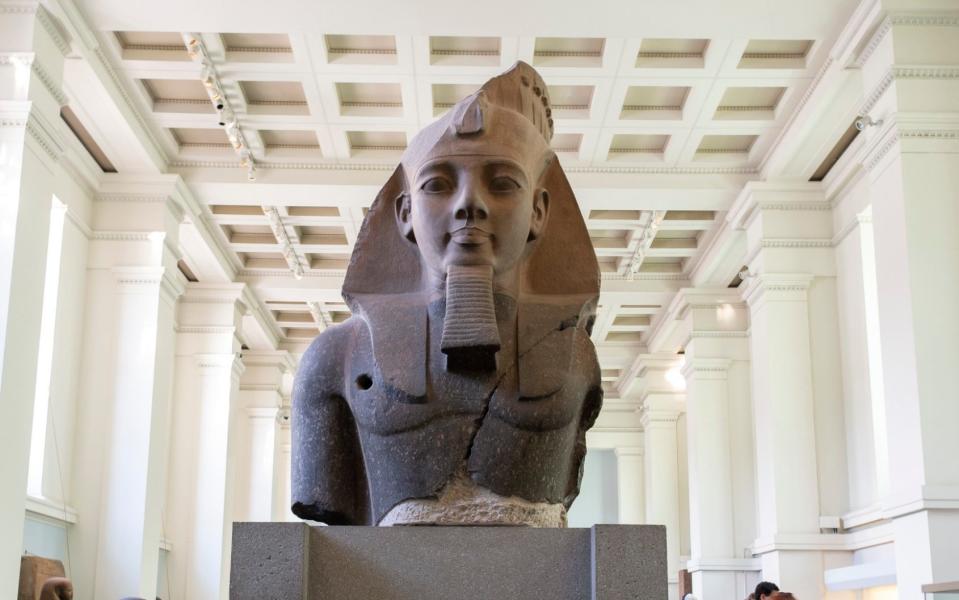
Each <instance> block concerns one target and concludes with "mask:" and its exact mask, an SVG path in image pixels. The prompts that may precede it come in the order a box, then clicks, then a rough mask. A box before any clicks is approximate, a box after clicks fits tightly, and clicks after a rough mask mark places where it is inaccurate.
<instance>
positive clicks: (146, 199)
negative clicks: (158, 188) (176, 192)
mask: <svg viewBox="0 0 959 600" xmlns="http://www.w3.org/2000/svg"><path fill="white" fill-rule="evenodd" d="M95 200H96V201H97V202H126V203H131V204H132V203H146V204H162V203H164V202H173V199H172V198H171V197H170V196H169V195H167V194H130V193H115V192H100V193H99V194H97V197H96V198H95Z"/></svg>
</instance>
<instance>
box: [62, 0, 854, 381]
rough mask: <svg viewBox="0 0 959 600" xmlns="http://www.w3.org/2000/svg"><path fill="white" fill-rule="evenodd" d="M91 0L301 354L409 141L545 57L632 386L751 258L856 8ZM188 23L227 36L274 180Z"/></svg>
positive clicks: (224, 61) (333, 310)
mask: <svg viewBox="0 0 959 600" xmlns="http://www.w3.org/2000/svg"><path fill="white" fill-rule="evenodd" d="M80 4H81V6H83V8H84V11H85V12H86V14H87V15H88V18H89V19H90V20H91V21H92V22H93V23H94V24H95V26H96V27H97V29H98V34H97V35H98V37H99V42H100V45H101V47H102V50H103V51H104V54H105V55H106V57H107V59H108V60H109V61H110V62H111V63H112V64H113V65H114V67H115V69H116V71H117V72H118V73H119V75H120V78H121V79H122V84H123V85H124V86H125V88H126V90H127V92H128V94H129V96H130V98H131V99H132V102H133V104H134V105H135V108H136V110H137V111H138V112H139V113H140V115H142V117H143V120H144V122H145V123H146V125H147V127H149V129H150V132H151V134H152V137H153V138H154V139H155V140H156V141H157V143H158V145H159V146H160V148H161V149H162V152H163V153H164V154H165V155H166V158H167V160H168V163H169V164H170V165H171V168H172V169H173V170H176V171H177V172H179V173H180V174H181V175H183V177H184V179H185V180H186V182H187V184H188V185H189V187H190V189H191V191H192V193H193V194H194V195H195V196H196V198H198V199H199V200H200V201H201V203H202V204H203V205H204V211H205V215H204V219H205V221H204V222H205V223H206V224H207V225H209V226H210V227H211V229H212V230H213V232H214V235H215V236H216V242H217V243H218V244H220V245H222V247H223V248H226V249H227V250H228V254H229V260H230V261H231V262H232V263H233V267H234V268H235V270H236V272H237V273H239V277H240V279H241V280H244V281H247V282H248V283H249V284H250V285H251V287H252V288H253V290H254V292H255V293H256V295H257V298H258V299H259V300H260V301H261V302H262V304H263V307H265V309H266V312H267V313H268V314H269V316H270V318H271V319H272V320H273V324H274V325H275V328H276V331H277V332H278V335H279V336H280V337H281V339H282V340H283V343H284V344H285V345H286V346H287V347H289V348H291V349H294V350H297V349H302V348H303V347H305V344H306V343H307V342H308V341H309V340H310V339H311V338H312V337H314V336H315V335H316V334H317V332H318V330H322V329H323V328H325V327H327V326H329V325H330V324H332V323H336V322H340V321H342V320H344V319H345V318H347V317H348V316H349V311H348V309H347V308H346V306H345V304H344V303H343V301H342V299H341V298H340V296H339V288H340V286H341V285H342V278H343V274H344V269H345V266H346V264H347V262H348V260H349V255H350V252H351V251H352V247H353V243H354V241H355V238H356V234H357V231H358V229H359V227H360V225H361V223H362V220H363V217H364V215H365V211H366V209H367V208H368V206H369V204H370V203H371V202H372V200H373V198H374V197H375V195H376V192H377V190H378V189H379V187H380V186H381V185H382V184H383V182H385V180H386V178H387V177H388V176H389V174H390V173H391V171H392V169H393V167H394V166H395V164H396V162H397V160H398V158H399V156H400V155H401V154H402V152H403V149H404V148H405V147H406V144H407V143H408V142H409V141H410V140H411V139H412V137H413V136H414V135H415V134H416V132H417V131H419V130H420V129H421V128H422V127H424V126H425V125H427V124H429V123H430V122H431V121H432V120H433V119H435V118H436V117H437V116H439V115H441V114H442V113H443V112H444V111H446V110H448V109H449V108H450V106H452V105H453V104H454V103H455V102H456V101H458V100H459V99H461V98H463V97H465V96H466V95H468V94H470V93H472V92H473V91H474V90H476V89H477V88H478V87H479V85H481V84H482V83H483V82H484V81H485V80H486V79H488V78H489V77H491V76H493V75H496V74H497V73H499V72H501V71H502V70H504V69H506V68H508V67H509V66H510V65H511V64H512V63H513V62H515V61H517V60H524V61H527V62H529V63H530V64H532V65H533V66H534V67H536V68H537V69H538V70H539V71H540V73H541V74H542V75H543V77H544V79H545V81H546V83H547V85H548V87H549V94H550V99H551V105H552V107H553V118H554V120H555V131H556V135H555V136H554V139H553V142H552V144H553V147H554V149H555V150H556V152H557V153H558V155H559V157H560V160H561V162H562V164H563V165H564V166H565V167H566V169H567V172H568V174H569V176H570V180H571V183H572V184H573V187H574V190H575V192H576V195H577V198H578V200H579V202H580V207H581V210H582V213H583V216H584V218H585V219H586V222H587V226H588V228H589V231H590V237H591V239H592V241H593V245H594V247H595V248H596V253H597V256H598V258H599V262H600V265H601V269H602V271H603V277H604V282H603V293H602V297H601V302H600V309H599V315H598V318H597V321H596V327H595V330H594V339H595V341H596V343H597V346H598V348H599V353H600V358H601V362H602V364H603V369H604V370H603V377H604V380H605V381H606V382H607V386H608V389H609V391H610V395H611V396H612V397H614V398H615V397H616V394H617V391H618V390H619V389H620V387H621V386H620V380H621V376H622V374H623V372H624V371H625V370H626V369H627V368H628V366H629V365H630V364H631V363H632V361H633V360H634V358H635V356H636V355H637V354H638V353H640V352H642V351H643V349H644V335H645V334H646V332H647V331H648V330H649V328H650V326H651V324H652V323H654V322H655V319H656V316H657V314H659V313H660V312H661V310H662V307H663V306H665V305H667V304H668V302H669V300H670V299H671V298H672V296H673V294H674V293H675V291H676V290H677V289H679V288H681V287H684V286H688V285H690V279H691V277H692V276H693V274H694V272H698V271H697V270H699V271H702V270H704V269H706V268H714V270H715V271H716V273H717V275H716V276H715V277H713V279H712V280H711V283H712V284H713V285H727V284H729V283H730V281H731V280H732V279H733V277H734V275H735V272H736V271H737V270H738V266H739V265H738V264H736V263H735V261H732V262H728V264H725V265H722V268H718V267H715V266H712V267H711V266H709V265H704V264H703V260H702V256H703V251H704V248H707V247H708V246H709V245H710V244H711V243H713V241H714V240H715V238H716V236H717V235H718V234H719V232H720V230H721V225H722V223H723V221H724V215H725V211H726V210H727V209H728V207H729V206H730V204H731V203H732V202H733V200H734V199H735V197H736V195H737V194H738V193H739V191H740V190H741V188H742V185H743V184H744V183H745V182H746V181H748V180H750V179H754V178H756V173H757V169H758V168H759V167H760V165H761V164H762V163H763V160H764V158H766V157H767V155H768V154H769V152H770V149H771V148H773V147H774V146H775V144H776V143H777V140H778V136H779V135H780V132H781V131H782V129H783V127H784V126H785V124H786V123H787V122H788V121H789V119H790V118H791V117H792V115H793V114H794V113H795V111H796V109H797V107H798V106H800V105H801V103H802V102H803V95H804V93H805V92H806V91H807V89H808V88H809V86H810V83H811V81H812V80H813V79H814V77H815V76H816V74H817V71H818V70H819V68H820V67H821V65H822V64H823V61H824V60H825V59H826V54H827V52H828V48H829V47H830V46H831V45H832V43H833V41H834V40H835V37H836V35H837V34H838V32H839V31H838V30H839V28H840V27H841V25H842V24H843V23H844V22H845V20H846V18H847V17H848V14H849V13H850V12H851V11H852V8H853V5H854V2H851V1H849V0H842V1H836V2H827V1H825V0H823V1H819V2H812V3H785V2H784V3H781V4H782V6H777V8H776V14H777V18H775V19H772V18H770V17H769V14H768V10H769V7H768V2H760V1H759V0H740V1H737V2H729V3H727V2H723V3H714V2H705V1H692V0H685V1H682V2H677V3H673V4H671V5H670V6H659V5H658V4H657V5H655V6H654V5H653V3H651V2H598V3H576V6H572V5H571V6H568V7H567V8H566V9H564V8H563V7H562V6H556V5H555V3H551V4H546V3H541V2H530V3H528V4H527V3H504V2H494V3H484V4H482V5H478V4H458V5H457V6H459V8H457V9H456V10H455V11H454V10H452V9H453V8H454V7H453V4H456V3H449V2H445V3H438V2H436V3H434V2H422V3H414V4H409V3H396V2H376V1H374V2H360V3H349V5H344V6H341V5H340V4H337V5H336V10H333V7H332V5H330V4H328V3H323V2H318V3H308V5H306V4H307V3H299V2H293V1H292V0H281V1H279V2H271V3H268V4H263V3H259V2H256V3H254V2H252V1H247V0H242V1H236V2H230V3H216V4H214V3H210V2H199V3H197V2H186V1H181V0H173V1H168V2H164V3H156V4H155V5H150V6H147V7H144V6H139V3H127V2H120V1H119V0H86V1H85V2H81V3H80ZM134 4H137V5H138V6H134ZM659 4H661V3H659ZM813 5H814V6H813ZM224 7H226V8H224ZM564 10H565V11H566V12H565V13H564ZM221 11H222V12H221ZM537 11H539V12H537ZM183 33H192V34H193V35H195V36H196V37H197V39H199V40H200V41H201V42H202V44H203V46H204V47H205V48H206V51H207V53H208V55H209V58H210V60H211V62H212V66H213V67H214V69H215V73H216V76H217V78H218V81H219V84H220V85H221V86H222V92H223V96H224V97H225V100H226V102H227V103H228V105H229V107H231V108H232V110H233V112H234V113H235V115H236V119H237V124H238V126H239V128H240V129H241V130H242V132H243V136H244V138H245V140H246V142H247V144H248V145H249V150H250V151H251V153H252V158H253V160H254V162H255V163H256V167H257V170H256V180H255V181H247V178H246V171H245V170H244V169H243V168H241V167H240V166H239V159H238V156H237V153H236V148H235V144H233V143H232V142H231V139H230V137H228V135H227V133H226V131H225V129H224V127H222V126H220V125H219V124H218V120H219V119H218V115H217V112H216V110H215V109H214V106H213V103H211V101H210V96H209V94H208V92H207V89H206V88H205V87H204V83H203V78H204V77H206V76H207V73H205V72H204V71H203V69H202V66H201V64H200V63H199V62H198V61H196V60H194V59H193V58H191V55H190V54H189V53H188V52H187V47H186V46H185V44H184V37H183ZM81 112H82V111H81ZM81 116H82V115H81ZM107 145H108V144H107ZM105 149H107V150H108V148H106V145H105ZM108 155H109V152H108ZM109 158H110V159H111V160H113V161H114V162H117V160H116V159H115V158H114V157H113V156H110V157H109ZM120 162H121V163H122V160H121V161H120ZM186 260H187V264H186V265H185V266H186V267H187V268H188V269H190V270H191V271H193V272H196V273H198V274H200V275H201V279H202V271H203V268H202V265H199V264H189V263H190V257H189V256H187V259H186Z"/></svg>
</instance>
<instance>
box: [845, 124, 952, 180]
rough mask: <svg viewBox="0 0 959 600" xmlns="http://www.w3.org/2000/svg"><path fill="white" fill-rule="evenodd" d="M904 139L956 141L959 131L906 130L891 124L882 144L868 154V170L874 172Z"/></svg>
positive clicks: (881, 141) (866, 161)
mask: <svg viewBox="0 0 959 600" xmlns="http://www.w3.org/2000/svg"><path fill="white" fill-rule="evenodd" d="M903 139H919V140H933V139H934V140H955V139H959V129H904V128H901V127H899V126H898V125H897V124H895V123H891V124H890V125H889V127H888V129H887V130H886V131H885V132H884V133H883V137H882V138H880V143H879V144H878V145H876V146H874V147H873V148H872V149H870V150H869V151H868V152H867V153H866V159H865V162H864V163H863V166H864V167H865V168H866V170H867V171H872V170H874V169H875V168H876V166H877V165H879V163H880V162H882V159H883V158H884V157H885V156H886V154H888V153H889V151H890V150H892V149H893V147H894V146H895V145H896V144H897V143H899V140H903Z"/></svg>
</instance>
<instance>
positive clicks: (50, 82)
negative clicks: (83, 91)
mask: <svg viewBox="0 0 959 600" xmlns="http://www.w3.org/2000/svg"><path fill="white" fill-rule="evenodd" d="M30 69H31V70H32V71H33V72H34V74H35V75H36V76H37V79H39V80H40V83H42V84H43V87H45V88H47V91H48V92H50V95H51V96H53V99H54V100H56V101H57V104H59V105H60V106H63V105H65V104H66V103H67V95H66V94H64V93H63V90H61V89H60V85H59V84H58V83H57V82H56V81H54V79H53V77H51V75H50V73H49V72H48V71H47V70H46V69H45V68H44V67H43V65H42V64H40V61H37V60H34V61H33V64H32V65H30Z"/></svg>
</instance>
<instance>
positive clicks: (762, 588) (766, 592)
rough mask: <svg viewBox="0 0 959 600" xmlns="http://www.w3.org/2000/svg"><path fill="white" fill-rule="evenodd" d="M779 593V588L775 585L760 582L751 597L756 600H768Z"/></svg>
mask: <svg viewBox="0 0 959 600" xmlns="http://www.w3.org/2000/svg"><path fill="white" fill-rule="evenodd" d="M778 591H779V586H778V585H776V584H775V583H772V582H769V581H760V582H759V585H757V586H756V590H755V591H754V592H753V595H754V596H755V597H756V600H769V598H770V597H771V596H772V595H773V594H774V593H775V592H778Z"/></svg>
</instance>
